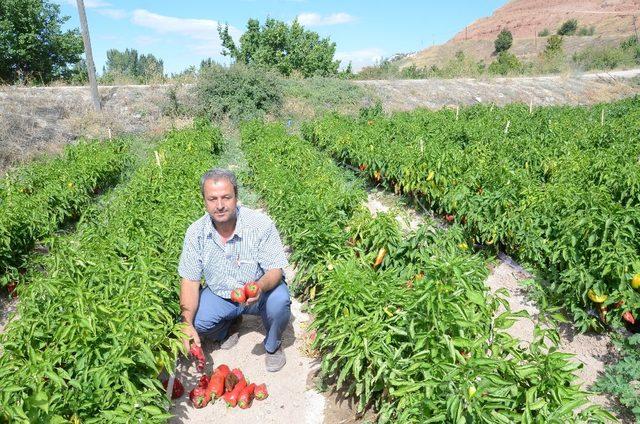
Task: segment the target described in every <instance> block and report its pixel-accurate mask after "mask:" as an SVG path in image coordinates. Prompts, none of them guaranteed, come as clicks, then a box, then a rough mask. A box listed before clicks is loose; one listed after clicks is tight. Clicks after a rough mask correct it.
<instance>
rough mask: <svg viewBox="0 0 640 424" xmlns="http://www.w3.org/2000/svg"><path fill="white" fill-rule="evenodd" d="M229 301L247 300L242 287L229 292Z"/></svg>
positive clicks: (241, 301)
mask: <svg viewBox="0 0 640 424" xmlns="http://www.w3.org/2000/svg"><path fill="white" fill-rule="evenodd" d="M231 301H232V302H236V303H244V302H246V301H247V296H246V295H245V294H244V288H242V289H235V290H233V291H232V292H231Z"/></svg>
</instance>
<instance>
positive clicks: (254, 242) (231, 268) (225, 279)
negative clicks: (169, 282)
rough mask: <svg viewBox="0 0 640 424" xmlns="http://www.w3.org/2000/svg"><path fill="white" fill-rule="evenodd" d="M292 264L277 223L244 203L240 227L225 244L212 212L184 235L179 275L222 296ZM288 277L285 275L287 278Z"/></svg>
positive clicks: (225, 296) (239, 208)
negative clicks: (274, 270) (202, 280)
mask: <svg viewBox="0 0 640 424" xmlns="http://www.w3.org/2000/svg"><path fill="white" fill-rule="evenodd" d="M287 265H288V262H287V258H286V256H285V254H284V247H283V246H282V241H281V240H280V235H279V234H278V230H277V229H276V226H275V224H274V223H273V221H272V220H271V218H269V217H268V216H267V215H265V214H264V213H261V212H258V211H255V210H253V209H249V208H247V207H244V206H240V207H238V208H237V221H236V229H235V231H234V233H233V235H232V236H231V238H230V239H229V240H228V241H227V242H226V243H224V244H223V243H222V239H221V237H220V234H218V231H217V230H216V229H215V227H214V226H213V222H212V221H211V217H210V216H209V214H208V213H207V214H205V215H204V216H203V217H202V218H200V219H198V220H197V221H195V222H194V223H193V224H191V225H190V226H189V229H187V233H186V235H185V237H184V245H183V247H182V254H181V255H180V264H179V265H178V274H180V277H182V278H186V279H188V280H193V281H200V280H201V279H202V277H204V280H205V283H206V284H207V285H208V286H209V288H210V289H211V291H212V292H213V293H215V294H217V295H218V296H220V297H224V298H227V299H228V298H229V297H231V291H232V290H233V289H235V288H239V287H242V286H243V285H244V283H246V282H248V281H256V280H258V279H259V278H261V277H262V276H263V275H264V273H265V272H266V271H268V270H270V269H276V268H281V269H282V270H283V275H284V268H285V267H286V266H287ZM283 278H284V277H283Z"/></svg>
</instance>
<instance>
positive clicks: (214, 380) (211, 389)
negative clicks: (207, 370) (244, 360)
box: [207, 364, 231, 398]
mask: <svg viewBox="0 0 640 424" xmlns="http://www.w3.org/2000/svg"><path fill="white" fill-rule="evenodd" d="M229 373H231V370H229V367H228V366H226V365H225V364H221V365H218V368H216V369H215V371H214V372H213V374H211V378H209V384H208V385H207V395H208V396H209V398H211V395H212V394H213V396H215V397H216V398H219V397H220V396H222V395H223V394H224V381H225V377H226V376H227V375H229Z"/></svg>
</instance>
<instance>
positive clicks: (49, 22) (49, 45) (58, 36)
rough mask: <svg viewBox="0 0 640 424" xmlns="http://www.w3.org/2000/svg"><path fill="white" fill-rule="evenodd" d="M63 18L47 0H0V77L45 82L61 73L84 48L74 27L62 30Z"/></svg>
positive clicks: (65, 72) (64, 20)
mask: <svg viewBox="0 0 640 424" xmlns="http://www.w3.org/2000/svg"><path fill="white" fill-rule="evenodd" d="M67 20H69V17H68V16H60V6H59V5H57V4H50V3H49V2H48V1H47V0H1V1H0V52H1V54H0V80H2V81H3V82H5V83H14V82H16V81H20V82H24V81H28V80H31V79H35V80H38V81H40V82H43V83H47V82H50V81H52V80H54V79H57V78H62V77H64V76H65V75H66V74H67V73H68V72H69V69H68V67H67V66H68V65H69V64H75V63H78V61H80V58H81V55H82V52H83V51H84V49H83V45H82V37H81V36H80V32H79V31H78V29H72V30H68V31H64V32H63V31H62V29H61V27H62V25H63V24H64V23H65V22H67Z"/></svg>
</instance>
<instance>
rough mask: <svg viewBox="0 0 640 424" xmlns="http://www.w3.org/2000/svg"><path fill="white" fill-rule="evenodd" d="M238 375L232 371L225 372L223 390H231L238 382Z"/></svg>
mask: <svg viewBox="0 0 640 424" xmlns="http://www.w3.org/2000/svg"><path fill="white" fill-rule="evenodd" d="M238 381H239V380H238V377H236V375H235V374H233V373H229V374H227V376H226V377H225V379H224V391H225V392H230V391H231V390H233V388H234V387H236V384H238Z"/></svg>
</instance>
